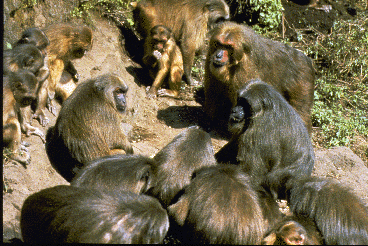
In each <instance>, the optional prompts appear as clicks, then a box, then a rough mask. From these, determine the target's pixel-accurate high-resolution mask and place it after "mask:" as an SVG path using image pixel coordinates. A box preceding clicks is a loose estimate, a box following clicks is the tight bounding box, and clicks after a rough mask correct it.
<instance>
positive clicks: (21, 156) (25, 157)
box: [9, 146, 31, 168]
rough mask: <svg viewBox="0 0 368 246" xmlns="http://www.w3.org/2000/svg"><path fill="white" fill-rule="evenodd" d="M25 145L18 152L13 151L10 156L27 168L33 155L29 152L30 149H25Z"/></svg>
mask: <svg viewBox="0 0 368 246" xmlns="http://www.w3.org/2000/svg"><path fill="white" fill-rule="evenodd" d="M23 147H24V146H23ZM23 147H21V149H20V150H19V151H17V152H16V153H13V154H12V155H10V156H9V158H10V159H12V160H14V161H17V162H19V163H20V164H22V165H23V166H24V167H25V168H27V165H29V163H31V155H30V154H29V153H28V150H27V151H24V150H23ZM24 148H25V147H24Z"/></svg>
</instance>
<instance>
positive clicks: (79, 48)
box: [70, 27, 93, 60]
mask: <svg viewBox="0 0 368 246" xmlns="http://www.w3.org/2000/svg"><path fill="white" fill-rule="evenodd" d="M74 38H75V40H74V42H72V43H71V44H70V46H71V47H70V49H71V60H74V59H80V58H82V57H83V56H84V55H85V54H86V53H87V52H88V51H89V50H91V48H92V38H93V34H92V30H91V29H90V28H88V27H82V28H81V30H80V31H79V33H74Z"/></svg>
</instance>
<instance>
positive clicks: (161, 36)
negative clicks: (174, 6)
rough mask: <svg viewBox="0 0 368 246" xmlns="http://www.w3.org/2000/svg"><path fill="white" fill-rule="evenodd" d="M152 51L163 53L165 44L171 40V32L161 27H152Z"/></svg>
mask: <svg viewBox="0 0 368 246" xmlns="http://www.w3.org/2000/svg"><path fill="white" fill-rule="evenodd" d="M150 37H151V39H152V45H153V50H158V51H159V52H161V53H162V52H163V51H164V47H165V44H166V42H167V41H168V40H169V39H170V38H172V33H171V30H170V29H169V28H167V27H165V26H163V25H157V26H154V27H153V28H152V29H151V31H150Z"/></svg>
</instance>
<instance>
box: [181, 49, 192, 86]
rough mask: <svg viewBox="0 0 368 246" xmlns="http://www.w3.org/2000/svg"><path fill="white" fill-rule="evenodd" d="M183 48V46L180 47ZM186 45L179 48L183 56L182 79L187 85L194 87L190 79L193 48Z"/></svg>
mask: <svg viewBox="0 0 368 246" xmlns="http://www.w3.org/2000/svg"><path fill="white" fill-rule="evenodd" d="M182 46H183V45H182ZM187 46H188V45H184V47H181V49H180V50H181V53H182V54H183V66H184V77H183V79H184V80H185V82H186V83H187V84H188V85H191V86H193V85H195V81H194V80H193V78H192V75H191V73H192V65H193V61H194V56H195V48H194V47H187Z"/></svg>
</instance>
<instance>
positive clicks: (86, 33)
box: [36, 23, 93, 115]
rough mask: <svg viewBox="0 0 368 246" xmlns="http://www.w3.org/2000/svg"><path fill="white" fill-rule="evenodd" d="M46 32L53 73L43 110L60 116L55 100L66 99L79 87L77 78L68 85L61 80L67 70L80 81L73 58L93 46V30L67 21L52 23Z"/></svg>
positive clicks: (41, 103)
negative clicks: (58, 98) (54, 104)
mask: <svg viewBox="0 0 368 246" xmlns="http://www.w3.org/2000/svg"><path fill="white" fill-rule="evenodd" d="M44 31H45V33H46V35H47V37H48V38H49V40H50V45H49V46H48V47H47V55H48V67H49V69H50V75H49V78H48V80H47V86H46V88H47V95H44V96H43V98H42V100H41V101H40V102H39V110H41V109H44V108H45V107H48V109H49V110H50V112H51V113H52V114H54V115H56V114H57V113H56V108H55V107H54V106H53V105H52V99H54V98H55V95H57V96H58V97H60V99H61V101H62V102H64V101H65V100H66V98H68V97H69V96H70V94H71V93H72V92H73V91H74V89H75V88H76V85H75V84H74V83H73V81H70V82H69V83H67V84H66V85H65V84H60V83H59V82H60V79H61V76H62V73H63V71H67V72H69V73H70V74H71V76H72V78H73V80H74V81H78V76H79V75H78V73H77V70H76V69H75V67H74V65H73V64H72V62H71V61H72V60H75V59H80V58H82V57H83V56H84V55H85V53H86V52H87V51H89V50H90V49H91V48H92V39H93V33H92V30H91V29H90V28H89V27H86V26H74V25H71V24H67V23H58V24H54V25H51V26H48V27H47V28H46V29H45V30H44ZM36 115H37V113H36Z"/></svg>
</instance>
